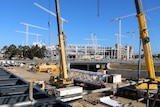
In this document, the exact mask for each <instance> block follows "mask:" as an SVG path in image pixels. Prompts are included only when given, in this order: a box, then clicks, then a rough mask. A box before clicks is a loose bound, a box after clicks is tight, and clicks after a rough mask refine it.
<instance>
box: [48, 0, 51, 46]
mask: <svg viewBox="0 0 160 107" xmlns="http://www.w3.org/2000/svg"><path fill="white" fill-rule="evenodd" d="M50 4H51V3H50V0H49V4H48V8H49V10H50ZM50 16H51V15H50V13H48V42H49V45H50V26H51V22H50Z"/></svg>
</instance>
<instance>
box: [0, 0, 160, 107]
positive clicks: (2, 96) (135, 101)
mask: <svg viewBox="0 0 160 107" xmlns="http://www.w3.org/2000/svg"><path fill="white" fill-rule="evenodd" d="M59 1H60V0H55V9H56V14H55V16H56V19H57V20H56V22H57V31H58V40H59V43H58V45H56V46H48V47H47V52H46V56H47V58H48V59H47V60H45V59H41V60H27V59H24V60H22V59H21V60H6V59H2V60H0V106H1V107H159V104H160V102H159V101H160V99H159V98H160V96H159V93H160V78H159V76H160V72H158V71H160V67H159V64H160V61H159V60H155V59H153V55H152V51H151V46H150V38H149V36H148V29H147V23H146V18H145V13H144V11H143V8H142V5H143V4H142V0H134V2H135V4H134V5H135V7H136V12H137V13H136V14H134V15H136V17H137V23H138V25H139V38H140V46H139V47H140V48H139V50H140V51H142V50H143V55H144V58H141V53H140V54H139V58H137V59H136V58H135V56H134V48H133V47H132V46H129V45H126V46H124V47H123V46H122V44H121V31H120V30H121V29H120V28H119V34H118V35H119V38H117V44H116V45H115V47H114V48H113V47H103V46H100V45H99V44H98V43H97V39H96V36H95V35H93V34H92V33H91V38H92V39H91V40H92V42H93V44H92V45H91V44H85V45H84V44H66V41H65V40H66V39H65V38H66V36H67V35H65V33H64V31H63V21H64V19H63V18H62V17H61V14H60V10H61V9H60V6H59V5H60V4H59ZM98 1H99V0H98ZM62 2H63V1H62ZM144 2H145V1H144ZM98 3H99V2H98ZM34 5H36V6H37V7H39V8H41V9H43V10H45V11H47V12H49V11H48V10H46V9H45V8H43V7H42V6H41V5H39V4H37V3H34ZM52 14H53V13H52ZM125 17H128V16H125ZM122 18H123V17H120V18H118V19H114V20H118V21H121V19H122ZM21 24H23V25H25V26H26V32H27V33H26V32H23V31H18V30H17V31H16V32H18V33H25V34H26V35H28V34H30V35H36V36H37V40H36V41H37V42H38V36H39V35H40V34H35V33H30V32H28V28H27V27H28V26H32V27H37V28H40V27H38V26H33V25H31V24H27V23H24V22H21ZM41 29H42V28H41ZM26 45H28V39H26ZM141 47H142V49H141ZM51 59H52V60H51ZM53 60H54V61H53ZM156 71H157V72H156Z"/></svg>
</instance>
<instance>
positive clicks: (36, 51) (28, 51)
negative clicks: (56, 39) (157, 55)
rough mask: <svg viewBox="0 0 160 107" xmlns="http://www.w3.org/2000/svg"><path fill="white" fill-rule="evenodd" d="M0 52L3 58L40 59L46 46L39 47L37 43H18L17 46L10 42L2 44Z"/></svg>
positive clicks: (43, 55)
mask: <svg viewBox="0 0 160 107" xmlns="http://www.w3.org/2000/svg"><path fill="white" fill-rule="evenodd" d="M1 52H3V54H4V58H5V59H13V58H16V59H22V58H23V59H26V58H29V59H33V58H34V57H37V58H41V59H42V58H44V57H45V52H46V47H45V46H42V47H39V46H38V45H32V46H22V45H19V46H18V47H17V46H15V45H14V44H12V45H10V46H4V47H3V48H2V49H1Z"/></svg>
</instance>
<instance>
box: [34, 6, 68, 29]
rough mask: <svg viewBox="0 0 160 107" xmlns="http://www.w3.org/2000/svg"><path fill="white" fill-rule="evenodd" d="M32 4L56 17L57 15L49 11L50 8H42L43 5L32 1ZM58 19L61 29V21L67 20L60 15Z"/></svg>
mask: <svg viewBox="0 0 160 107" xmlns="http://www.w3.org/2000/svg"><path fill="white" fill-rule="evenodd" d="M34 5H36V6H37V7H39V8H40V9H42V10H44V11H46V12H47V13H49V14H51V15H53V16H55V17H57V15H56V14H55V13H53V12H52V11H50V10H48V9H46V8H44V7H43V6H41V5H40V4H38V3H34ZM60 19H61V21H62V23H61V26H62V29H63V22H68V20H66V19H64V18H62V17H60Z"/></svg>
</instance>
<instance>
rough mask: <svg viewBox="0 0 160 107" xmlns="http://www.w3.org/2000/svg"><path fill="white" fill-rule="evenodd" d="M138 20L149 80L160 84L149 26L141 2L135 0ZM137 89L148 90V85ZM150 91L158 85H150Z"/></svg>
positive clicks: (145, 84) (142, 85)
mask: <svg viewBox="0 0 160 107" xmlns="http://www.w3.org/2000/svg"><path fill="white" fill-rule="evenodd" d="M135 5H136V11H137V18H138V23H139V31H140V39H141V41H142V45H143V51H144V58H145V62H146V67H147V71H148V73H149V78H150V79H151V82H152V83H157V82H160V78H158V77H156V75H155V69H154V63H153V58H152V52H151V47H150V38H149V36H148V30H147V24H146V20H145V14H144V13H143V9H142V3H141V0H135ZM136 88H141V89H147V88H148V84H147V83H143V84H139V85H137V86H136ZM149 89H157V84H150V85H149Z"/></svg>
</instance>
